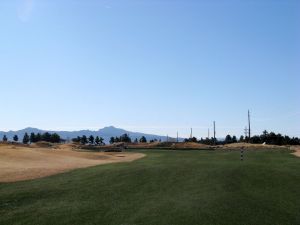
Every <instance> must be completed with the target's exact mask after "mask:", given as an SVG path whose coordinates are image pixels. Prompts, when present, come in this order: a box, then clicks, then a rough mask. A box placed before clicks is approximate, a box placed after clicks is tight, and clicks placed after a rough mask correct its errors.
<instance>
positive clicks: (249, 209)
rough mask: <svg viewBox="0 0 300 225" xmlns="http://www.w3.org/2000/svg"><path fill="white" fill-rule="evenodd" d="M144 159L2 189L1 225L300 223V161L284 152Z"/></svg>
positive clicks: (206, 153)
mask: <svg viewBox="0 0 300 225" xmlns="http://www.w3.org/2000/svg"><path fill="white" fill-rule="evenodd" d="M147 154H148V157H146V158H144V159H141V160H139V161H135V162H133V163H128V164H127V163H124V164H112V165H105V166H97V167H92V168H88V169H81V170H76V171H73V172H70V173H66V174H61V175H56V176H53V177H48V178H44V179H39V180H35V181H27V182H19V183H13V184H0V224H5V225H9V224H22V225H24V224H35V225H36V224H51V225H52V224H72V225H75V224H105V225H109V224H123V225H129V224H145V225H152V224H153V225H159V224H164V225H176V224H180V225H183V224H184V225H186V224H193V225H195V224H209V225H212V224H226V225H234V224H237V225H247V224H249V225H254V224H255V225H259V224H264V225H267V224H270V225H276V224H281V225H282V224H285V225H288V224H292V225H296V224H300V159H299V158H296V157H294V156H292V155H290V154H288V153H286V152H285V153H283V152H280V151H273V152H257V151H256V152H247V153H246V157H245V158H246V161H244V162H240V161H239V152H226V153H225V152H209V151H201V152H199V151H189V152H184V151H172V152H168V151H156V152H149V153H147Z"/></svg>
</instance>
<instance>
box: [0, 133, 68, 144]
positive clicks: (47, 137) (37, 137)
mask: <svg viewBox="0 0 300 225" xmlns="http://www.w3.org/2000/svg"><path fill="white" fill-rule="evenodd" d="M2 141H4V142H7V141H8V138H7V136H6V135H4V136H3V138H2ZM13 141H14V142H18V141H19V137H18V135H14V137H13ZM39 141H45V142H51V143H60V142H62V141H63V140H62V139H61V138H60V136H59V135H58V134H57V133H53V134H50V133H49V132H46V133H42V134H40V133H37V134H35V133H31V134H30V135H28V133H27V132H26V133H25V134H24V136H23V139H22V143H23V144H28V143H36V142H39Z"/></svg>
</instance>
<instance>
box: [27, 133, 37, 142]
mask: <svg viewBox="0 0 300 225" xmlns="http://www.w3.org/2000/svg"><path fill="white" fill-rule="evenodd" d="M29 141H30V143H34V142H36V138H35V134H34V133H31V134H30V137H29Z"/></svg>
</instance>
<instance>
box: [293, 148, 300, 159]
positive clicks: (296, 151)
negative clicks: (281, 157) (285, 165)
mask: <svg viewBox="0 0 300 225" xmlns="http://www.w3.org/2000/svg"><path fill="white" fill-rule="evenodd" d="M291 150H294V151H295V152H293V153H292V154H293V155H295V156H297V157H300V146H293V147H291Z"/></svg>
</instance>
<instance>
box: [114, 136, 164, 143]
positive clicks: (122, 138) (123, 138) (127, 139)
mask: <svg viewBox="0 0 300 225" xmlns="http://www.w3.org/2000/svg"><path fill="white" fill-rule="evenodd" d="M157 141H158V140H157V139H151V140H150V141H149V142H150V143H153V142H157ZM118 142H125V143H132V140H131V138H130V137H129V135H128V134H123V135H121V136H120V137H111V138H110V140H109V143H110V144H113V143H118ZM147 142H148V141H147V138H146V137H145V136H142V137H141V138H140V139H137V138H135V139H134V141H133V143H147Z"/></svg>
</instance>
